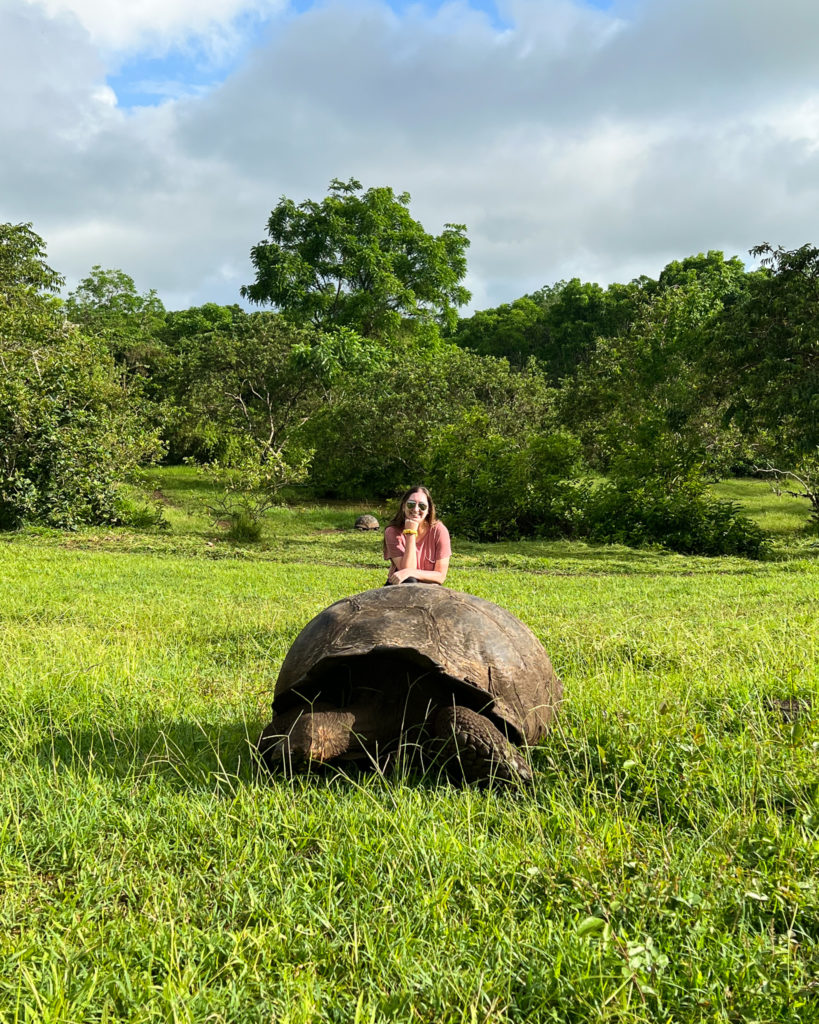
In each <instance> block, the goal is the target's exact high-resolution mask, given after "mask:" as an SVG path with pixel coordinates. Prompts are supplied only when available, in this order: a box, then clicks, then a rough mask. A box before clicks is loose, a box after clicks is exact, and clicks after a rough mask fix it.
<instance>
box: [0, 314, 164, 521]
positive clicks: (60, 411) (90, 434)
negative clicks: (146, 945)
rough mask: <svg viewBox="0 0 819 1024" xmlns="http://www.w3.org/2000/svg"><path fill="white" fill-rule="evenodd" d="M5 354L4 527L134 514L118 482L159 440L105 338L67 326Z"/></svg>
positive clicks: (0, 461)
mask: <svg viewBox="0 0 819 1024" xmlns="http://www.w3.org/2000/svg"><path fill="white" fill-rule="evenodd" d="M2 358H3V363H4V367H5V372H4V374H3V375H2V377H0V436H2V437H3V440H4V444H3V449H2V451H0V529H14V528H16V527H18V526H20V525H22V524H23V523H26V522H36V523H41V524H44V525H48V526H56V527H61V528H73V527H76V526H78V525H80V524H83V523H110V524H117V523H122V522H128V521H130V516H129V511H128V507H127V505H126V504H125V503H124V502H123V501H122V500H121V498H120V495H119V492H118V484H119V483H120V482H121V481H123V480H124V479H126V478H127V475H128V474H129V471H131V470H134V469H136V467H137V466H138V465H139V464H140V463H143V462H146V461H150V460H151V459H152V458H154V457H156V455H157V454H158V452H159V445H158V442H157V439H156V436H155V435H154V434H152V433H151V432H149V431H147V430H145V429H144V428H143V427H142V426H141V425H140V423H139V420H138V417H137V413H136V411H135V410H134V409H133V407H132V405H131V403H130V402H129V398H128V395H127V393H126V392H125V390H124V389H123V387H122V385H121V382H120V379H119V375H118V371H117V370H116V369H115V367H114V364H113V361H112V359H111V357H110V356H109V355H108V353H107V352H106V351H105V350H104V348H103V346H102V345H101V344H100V343H97V342H95V341H94V340H91V339H88V338H83V337H82V336H81V335H79V334H77V333H76V332H75V331H67V332H66V333H65V334H64V335H63V336H58V337H54V338H51V339H48V340H43V339H41V340H40V341H39V343H38V344H37V346H36V347H34V346H26V345H20V346H16V347H14V348H10V347H8V346H7V347H5V349H4V351H3V352H2Z"/></svg>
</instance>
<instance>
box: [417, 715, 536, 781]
mask: <svg viewBox="0 0 819 1024" xmlns="http://www.w3.org/2000/svg"><path fill="white" fill-rule="evenodd" d="M433 734H434V735H435V736H436V737H437V738H438V740H439V741H442V747H441V754H442V755H443V757H444V764H445V766H446V769H447V771H448V772H449V773H450V774H452V775H455V776H459V777H461V778H463V779H465V780H466V781H467V782H488V781H489V780H490V779H498V780H500V781H502V782H531V780H532V778H533V775H532V769H531V768H530V767H529V765H528V763H527V762H526V759H525V758H524V757H522V756H521V754H519V753H518V751H517V750H516V749H515V747H514V746H512V744H511V743H510V742H509V740H507V738H506V737H505V736H504V735H503V733H502V732H501V731H500V729H498V728H496V727H495V726H494V725H493V724H492V722H490V721H489V719H488V718H486V717H485V716H484V715H480V714H478V712H477V711H473V710H472V709H471V708H465V707H460V706H459V705H450V706H448V707H445V708H441V710H440V711H438V712H437V714H436V715H435V719H434V721H433Z"/></svg>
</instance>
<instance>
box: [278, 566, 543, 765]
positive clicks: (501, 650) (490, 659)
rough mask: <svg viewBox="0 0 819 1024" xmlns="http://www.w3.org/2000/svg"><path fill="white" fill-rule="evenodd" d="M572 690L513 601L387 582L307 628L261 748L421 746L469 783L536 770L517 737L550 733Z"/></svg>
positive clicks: (322, 754)
mask: <svg viewBox="0 0 819 1024" xmlns="http://www.w3.org/2000/svg"><path fill="white" fill-rule="evenodd" d="M562 690H563V687H562V684H561V682H560V680H559V679H558V678H557V676H556V675H555V673H554V671H553V669H552V665H551V662H550V661H549V658H548V656H547V654H546V651H545V650H544V649H543V646H542V645H541V643H540V641H539V640H538V639H537V637H536V636H535V635H534V633H533V632H532V631H531V630H530V629H529V628H528V627H527V626H525V625H524V624H523V623H522V622H521V621H520V620H519V619H517V618H515V616H514V615H512V614H511V613H510V612H508V611H505V610H504V609H503V608H500V607H498V606H497V605H495V604H492V603H491V602H490V601H485V600H483V599H482V598H480V597H475V596H474V595H472V594H464V593H459V592H457V591H454V590H449V589H447V588H445V587H440V586H435V585H430V584H423V583H403V584H401V585H399V586H391V587H380V588H379V589H377V590H367V591H365V592H364V593H363V594H356V595H354V596H352V597H346V598H344V599H343V600H341V601H337V602H336V603H335V604H333V605H331V606H330V607H329V608H326V609H325V610H324V611H323V612H320V613H319V614H318V615H317V616H316V617H315V618H314V619H313V620H312V621H311V622H308V624H307V625H306V626H305V627H304V629H303V630H302V631H301V633H299V635H298V636H297V637H296V639H295V641H294V643H293V646H292V647H291V648H290V650H289V652H288V654H287V656H286V657H285V659H284V663H283V664H282V667H281V671H280V672H279V677H278V679H277V681H276V688H275V692H274V699H273V719H272V721H271V722H270V724H269V725H268V726H267V727H266V728H265V730H264V732H263V733H262V735H261V737H260V739H259V753H260V755H261V756H262V758H263V760H264V761H265V763H266V764H267V766H268V767H269V768H271V769H272V768H275V767H277V766H282V767H284V768H285V770H288V771H289V770H298V769H299V768H301V767H304V766H307V765H309V764H311V763H312V764H316V763H328V762H330V763H335V762H339V761H344V760H358V761H365V762H369V763H371V764H379V763H383V761H384V759H385V758H386V759H389V758H390V757H391V756H394V755H395V754H396V752H397V751H407V750H413V751H420V752H422V753H429V754H433V753H434V754H435V756H438V757H442V758H443V760H444V761H445V762H446V763H447V765H448V768H449V770H450V771H452V772H454V773H455V774H457V775H459V776H460V777H461V778H464V779H466V780H467V781H481V780H485V779H488V778H490V777H495V778H498V779H500V780H505V781H518V780H526V779H529V778H531V770H530V768H529V765H528V763H527V762H526V760H525V759H524V757H522V756H521V754H520V753H519V752H518V750H517V749H516V746H527V745H529V744H533V743H537V742H538V740H540V739H541V738H542V737H543V736H544V735H545V733H546V730H547V728H548V726H549V723H550V721H551V720H552V718H553V716H554V714H555V712H556V710H557V707H558V705H559V703H560V700H561V696H562Z"/></svg>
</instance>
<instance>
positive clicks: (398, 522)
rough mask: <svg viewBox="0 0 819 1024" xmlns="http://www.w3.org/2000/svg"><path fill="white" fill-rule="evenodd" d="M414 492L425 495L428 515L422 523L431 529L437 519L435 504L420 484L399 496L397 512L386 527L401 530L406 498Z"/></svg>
mask: <svg viewBox="0 0 819 1024" xmlns="http://www.w3.org/2000/svg"><path fill="white" fill-rule="evenodd" d="M416 491H421V493H422V494H425V495H426V497H427V505H428V506H429V515H428V516H427V518H426V519H425V520H424V522H425V523H428V524H429V528H430V529H432V527H433V526H434V525H435V523H436V522H437V519H438V517H437V516H436V514H435V502H434V501H433V500H432V495H431V494H430V493H429V491H428V490H427V489H426V487H424V486H423V485H422V484H417V485H416V486H414V487H410V488H409V490H406V491H404V493H403V494H402V495H401V501H400V502H399V504H398V511H397V512H396V513H395V515H394V516H393V517H392V519H391V520H390V521H389V522H388V523H387V526H394V527H395V529H396V530H401V529H403V526H404V518H405V517H404V506H405V505H406V503H407V498H409V496H410V495H411V494H415V492H416ZM386 553H387V542H386V539H385V541H384V554H386Z"/></svg>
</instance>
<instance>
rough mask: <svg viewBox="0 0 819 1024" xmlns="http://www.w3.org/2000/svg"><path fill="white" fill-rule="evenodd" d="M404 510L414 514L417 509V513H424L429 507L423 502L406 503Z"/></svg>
mask: <svg viewBox="0 0 819 1024" xmlns="http://www.w3.org/2000/svg"><path fill="white" fill-rule="evenodd" d="M404 508H405V509H406V510H407V511H408V512H414V511H415V510H416V509H418V511H419V512H426V510H427V509H428V508H429V505H427V503H426V502H425V501H407V502H405V503H404Z"/></svg>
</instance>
